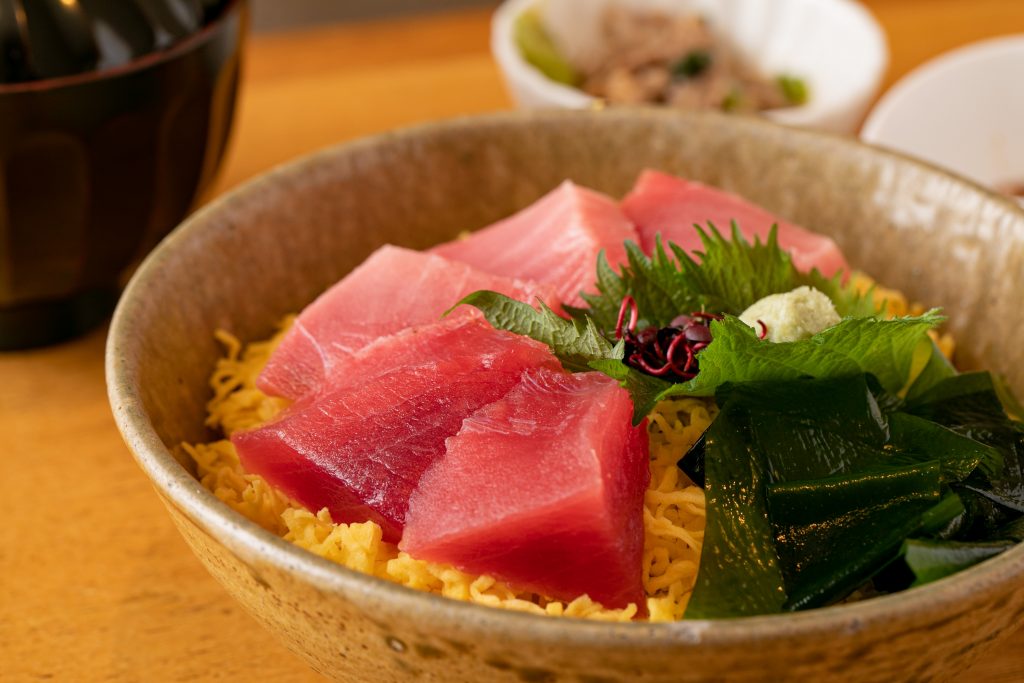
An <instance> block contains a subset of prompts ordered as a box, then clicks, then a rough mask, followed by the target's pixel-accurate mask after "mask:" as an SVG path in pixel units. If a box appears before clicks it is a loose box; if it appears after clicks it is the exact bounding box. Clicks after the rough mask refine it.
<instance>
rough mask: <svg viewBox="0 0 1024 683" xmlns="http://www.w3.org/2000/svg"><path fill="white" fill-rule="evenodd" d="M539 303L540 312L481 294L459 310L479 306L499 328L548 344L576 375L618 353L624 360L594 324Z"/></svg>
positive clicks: (491, 294) (500, 296)
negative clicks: (596, 362)
mask: <svg viewBox="0 0 1024 683" xmlns="http://www.w3.org/2000/svg"><path fill="white" fill-rule="evenodd" d="M538 303H539V305H540V310H537V309H535V308H533V307H532V306H530V305H529V304H525V303H523V302H521V301H516V300H515V299H510V298H509V297H507V296H505V295H504V294H498V293H497V292H491V291H488V290H480V291H477V292H473V293H472V294H469V295H468V296H466V297H464V298H463V299H462V300H461V301H459V302H458V303H457V304H455V306H461V305H463V304H467V305H469V306H475V307H476V308H478V309H479V310H480V312H481V313H483V314H484V317H485V318H487V322H489V323H491V325H493V326H494V327H495V328H497V329H499V330H508V331H509V332H514V333H516V334H521V335H524V336H527V337H530V338H531V339H535V340H537V341H539V342H542V343H544V344H547V345H548V346H550V347H551V351H552V352H554V354H555V355H556V356H557V357H558V360H560V361H561V362H562V365H563V366H564V367H565V369H567V370H571V371H573V372H582V371H585V370H590V369H591V368H590V366H589V363H590V362H591V361H593V360H597V359H601V358H614V357H615V355H616V353H617V354H618V355H620V356H621V353H622V349H621V347H618V348H617V350H616V347H613V346H612V345H611V343H610V342H609V341H608V340H607V339H605V338H604V336H603V335H602V334H601V333H600V332H599V331H598V329H597V328H596V327H595V326H594V323H593V322H591V321H589V320H583V321H579V320H566V319H565V318H562V317H560V316H559V315H558V314H557V313H555V312H554V311H552V310H551V309H550V308H548V307H547V306H546V305H545V304H544V303H543V302H538ZM455 306H453V307H452V308H455ZM615 362H618V361H615Z"/></svg>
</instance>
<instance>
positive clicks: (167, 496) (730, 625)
mask: <svg viewBox="0 0 1024 683" xmlns="http://www.w3.org/2000/svg"><path fill="white" fill-rule="evenodd" d="M638 114H639V115H641V116H647V117H651V118H665V119H678V118H679V117H680V116H684V117H690V118H694V119H696V118H715V119H722V120H725V119H729V120H731V121H733V123H732V124H730V125H735V126H737V127H739V128H746V129H747V130H755V129H758V128H772V129H779V128H784V129H787V130H789V131H790V133H791V134H792V135H793V136H794V137H798V138H804V139H813V138H824V139H826V140H828V141H831V144H834V145H839V146H842V147H846V148H871V149H873V150H874V151H873V153H874V154H878V155H882V156H885V157H889V158H892V159H895V160H898V161H899V162H900V163H903V164H909V165H911V166H913V167H915V168H916V170H918V171H920V172H925V173H928V174H931V175H938V176H941V177H943V178H945V179H947V180H949V179H952V180H954V181H956V182H958V183H959V184H961V185H965V186H967V187H969V189H972V190H974V191H975V192H978V193H980V194H982V195H984V196H986V197H987V198H988V199H990V200H996V201H997V202H999V203H1001V204H1002V205H1003V206H1004V207H1005V208H1006V209H1007V210H1009V211H1010V212H1011V213H1013V214H1015V215H1016V216H1017V217H1018V218H1020V219H1021V220H1024V209H1022V208H1021V207H1019V206H1018V205H1017V204H1016V203H1014V202H1012V201H1010V200H1009V199H1008V198H1005V197H1002V196H1000V195H998V194H996V193H993V192H991V191H990V190H988V189H987V188H985V187H983V186H981V185H979V184H977V183H974V182H972V181H970V180H968V179H966V178H962V177H960V176H957V175H955V174H953V173H950V172H948V171H946V170H944V169H941V168H939V167H937V166H934V165H931V164H928V163H926V162H923V161H919V160H917V159H914V158H912V157H910V156H908V155H905V154H901V153H898V152H894V151H891V150H887V149H884V148H878V147H874V146H872V145H867V144H865V143H862V142H859V141H858V140H856V139H854V138H849V137H846V136H841V135H835V134H830V133H823V132H820V131H810V130H806V129H798V128H793V127H789V126H781V125H779V124H776V123H772V122H769V121H765V120H763V119H759V118H757V117H737V116H735V115H725V114H719V113H716V112H687V113H682V114H681V113H680V112H677V111H672V110H667V109H658V108H653V107H649V108H634V109H631V108H615V109H610V110H604V111H599V112H594V111H574V110H546V111H533V112H522V111H519V112H515V111H513V112H498V113H492V114H484V115H474V116H464V117H457V118H451V119H444V120H440V121H433V122H427V123H420V124H417V125H413V126H409V127H405V128H402V129H399V130H396V131H392V132H385V133H381V134H377V135H373V136H369V137H364V138H360V139H356V140H353V141H350V142H344V143H341V144H338V145H334V146H331V147H328V148H325V149H322V150H319V151H316V152H313V153H311V154H307V155H304V156H302V157H299V158H297V159H295V160H293V161H290V162H286V163H284V164H281V165H279V166H277V167H275V168H273V169H271V170H270V171H268V172H266V173H264V174H262V175H260V176H257V177H256V178H254V179H252V180H249V181H247V182H245V183H243V184H242V185H240V186H238V187H236V188H234V189H232V190H231V191H230V192H228V193H226V194H225V195H222V196H221V197H219V198H217V199H215V200H214V201H212V202H211V203H209V204H207V205H206V206H204V207H202V208H201V209H199V210H198V211H196V212H195V213H194V214H192V216H190V217H189V218H188V219H186V220H185V221H184V222H183V223H182V224H181V225H179V226H178V227H177V228H176V229H175V230H174V231H173V232H172V233H171V234H170V235H169V236H168V237H166V238H165V239H164V240H163V241H162V242H161V243H160V245H159V246H158V247H157V248H156V249H155V250H154V251H153V252H151V253H150V255H149V256H148V257H147V258H146V259H145V261H144V262H143V263H142V265H141V266H140V267H139V269H138V270H137V271H136V273H135V274H134V276H133V277H132V278H131V280H130V282H129V283H128V285H127V287H126V288H125V291H124V294H123V295H122V297H121V301H120V302H119V304H118V306H117V309H116V311H115V313H114V316H113V319H112V321H111V324H110V330H109V334H108V338H107V345H106V354H105V371H106V373H105V374H106V379H107V390H108V398H109V401H110V404H111V408H112V412H113V416H114V419H115V422H116V424H117V427H118V429H119V431H120V432H121V435H122V438H123V439H124V441H125V443H126V445H127V446H128V449H129V450H130V452H131V453H132V456H133V457H134V458H135V460H136V462H137V463H138V465H139V467H140V468H141V469H142V470H143V472H144V473H145V474H146V476H147V477H148V478H149V479H150V482H151V484H152V485H153V486H154V487H155V488H156V490H157V493H158V494H159V495H160V496H161V497H162V498H163V499H164V500H165V503H167V504H169V505H172V506H173V507H175V508H177V510H179V511H180V512H181V513H182V514H183V515H184V516H185V517H186V518H187V519H189V520H190V521H191V522H192V523H193V524H195V525H196V526H198V527H199V528H200V529H201V530H203V531H204V532H206V533H207V534H209V535H210V536H211V537H212V538H213V539H215V540H216V541H217V542H218V543H219V544H221V545H222V546H224V547H225V548H226V549H227V550H229V551H230V552H231V553H232V554H234V555H235V556H237V557H238V558H239V559H240V560H242V561H243V562H244V563H246V564H247V565H249V566H252V565H253V564H259V563H263V564H267V563H269V564H271V565H273V566H274V567H275V568H277V569H279V570H281V571H284V572H288V573H290V574H291V575H292V576H293V577H294V578H296V579H298V580H301V581H302V582H304V583H306V584H309V585H311V586H313V587H315V588H316V589H318V590H320V591H322V592H325V593H331V594H334V595H338V596H340V597H342V598H343V599H345V598H347V599H349V600H353V601H357V602H359V603H361V604H363V605H364V606H365V605H367V604H370V603H373V604H375V605H376V606H377V607H381V606H387V609H389V610H393V611H394V612H395V613H401V614H406V615H410V614H420V615H429V617H430V619H431V622H432V623H434V624H442V623H447V624H453V625H454V624H461V625H466V624H469V625H472V626H473V627H474V628H475V629H477V630H480V629H485V630H489V631H491V632H492V633H502V632H505V633H508V632H516V633H518V634H523V633H525V634H527V637H528V638H530V639H533V640H549V639H554V640H557V641H559V642H563V643H566V644H572V643H581V644H582V643H584V642H586V644H587V645H588V646H593V645H595V644H597V645H604V646H607V647H616V648H621V647H622V646H624V645H625V646H629V647H644V648H652V647H655V648H658V647H671V648H678V647H681V646H683V647H686V646H700V647H707V646H736V645H745V644H747V645H748V644H750V643H753V642H761V643H765V642H771V641H778V640H784V639H789V638H795V637H820V636H821V635H822V634H823V633H834V634H842V635H849V634H854V633H857V632H860V631H862V630H865V629H867V628H869V627H870V626H871V625H872V624H873V623H878V622H891V621H892V620H893V619H894V618H897V617H898V618H901V619H906V620H908V621H910V620H912V619H913V618H915V617H919V616H920V617H922V618H923V617H925V616H926V615H927V613H930V612H934V611H936V609H938V608H943V611H946V612H949V611H955V610H956V606H957V604H958V603H960V604H967V603H968V602H969V599H971V598H975V599H977V598H978V597H979V596H981V597H984V596H986V595H998V594H999V593H1000V591H1001V590H1003V589H1004V588H1005V587H1006V586H1008V585H1012V584H1014V583H1016V584H1018V585H1022V586H1024V580H1022V579H1024V543H1022V544H1018V545H1017V546H1015V547H1014V548H1011V549H1010V550H1008V551H1006V552H1004V553H1002V554H1000V555H998V556H996V557H994V558H991V559H988V560H986V561H984V562H982V563H980V564H979V565H976V566H974V567H971V568H969V569H966V570H963V571H961V572H958V573H957V574H954V575H953V576H950V577H947V578H944V579H941V580H939V581H936V582H934V583H931V584H928V585H926V586H922V587H918V588H914V589H911V590H906V591H902V592H900V593H895V594H892V595H886V596H881V597H877V598H873V599H871V600H865V601H862V602H856V603H852V604H846V605H838V606H831V607H824V608H819V609H814V610H808V611H805V612H795V613H786V614H772V615H763V616H752V617H739V618H733V619H718V620H706V619H699V620H698V619H695V620H682V621H678V622H664V623H650V622H635V623H633V622H631V623H607V622H595V621H591V620H586V619H578V618H571V617H560V618H549V617H547V616H541V615H535V614H528V613H521V612H515V611H510V610H502V609H496V608H492V607H487V606H483V605H477V604H473V603H467V602H462V601H459V600H453V599H449V598H445V597H441V596H438V595H434V594H430V593H425V592H422V591H418V590H414V589H411V588H407V587H405V586H402V585H399V584H395V583H392V582H389V581H387V580H384V579H380V578H377V577H374V576H371V575H367V574H363V573H361V572H357V571H355V570H351V569H348V568H346V567H344V566H342V565H340V564H337V563H334V562H331V561H330V560H327V559H326V558H323V557H320V556H318V555H315V554H314V553H312V552H309V551H306V550H304V549H302V548H300V547H298V546H296V545H294V544H292V543H289V542H287V541H285V540H284V539H283V538H281V537H279V536H277V535H275V534H273V533H271V532H269V531H267V530H265V529H263V528H262V527H260V526H259V525H257V524H256V523H255V522H252V521H250V520H249V519H247V518H245V517H244V516H243V515H242V514H241V513H238V512H236V511H235V510H233V509H231V508H230V507H228V506H227V505H226V504H224V503H223V502H221V501H220V500H219V499H217V498H216V497H215V496H214V495H213V493H211V492H210V491H208V490H207V489H206V488H205V487H203V486H202V485H201V484H200V483H199V481H198V480H197V479H196V478H194V477H193V476H192V475H191V474H190V473H189V472H188V471H187V470H186V469H185V468H184V467H183V466H182V465H181V464H179V463H178V462H177V460H175V458H174V456H173V455H172V453H171V451H170V449H169V448H168V447H167V446H165V445H164V444H163V442H162V441H161V439H160V437H159V436H158V435H157V433H156V430H155V429H154V426H153V422H152V420H150V418H149V417H148V415H147V414H146V411H145V409H144V407H143V403H142V398H141V392H140V387H139V385H138V380H137V378H136V377H134V376H133V371H132V368H133V365H134V363H133V361H132V360H131V352H130V351H131V349H132V347H133V346H135V345H136V344H137V342H136V337H137V334H136V333H135V331H134V330H133V322H132V318H133V317H134V316H135V315H136V311H140V310H141V309H143V308H146V307H147V304H146V301H145V294H146V288H147V285H148V283H149V282H151V281H157V280H159V279H161V267H162V265H163V262H164V261H165V260H168V259H170V258H174V257H175V256H176V253H177V252H178V251H179V249H182V248H183V247H184V246H185V245H186V244H188V242H189V241H190V240H191V239H192V238H193V237H194V236H197V235H200V234H202V233H203V231H205V230H208V229H211V225H215V223H216V222H215V220H214V219H215V218H216V217H217V216H218V215H219V214H220V213H221V212H222V211H225V210H231V209H232V208H233V207H236V206H244V205H246V204H248V203H250V202H254V201H255V202H259V200H260V197H261V196H262V194H263V189H264V188H265V187H268V186H272V185H276V184H278V183H282V184H286V183H287V182H288V181H289V180H294V179H296V178H298V177H301V176H303V175H305V174H307V173H309V172H310V171H315V170H316V169H317V168H319V167H320V166H322V165H324V164H326V163H329V162H330V161H331V160H333V159H334V158H335V157H337V156H344V155H348V154H352V153H358V152H359V151H360V150H366V149H371V148H375V147H380V146H388V145H389V144H392V143H394V142H396V141H403V140H410V139H416V138H417V137H418V136H422V135H429V134H435V133H444V132H454V131H458V130H460V129H462V128H463V127H465V126H467V125H469V126H483V127H486V126H490V127H494V126H502V125H504V126H509V125H511V126H528V125H537V124H541V125H543V124H544V123H545V122H549V121H555V120H558V119H561V118H572V117H583V116H594V117H597V116H604V117H615V116H636V115H638Z"/></svg>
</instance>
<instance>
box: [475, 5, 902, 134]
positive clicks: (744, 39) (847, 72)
mask: <svg viewBox="0 0 1024 683" xmlns="http://www.w3.org/2000/svg"><path fill="white" fill-rule="evenodd" d="M609 4H616V5H620V6H626V7H635V8H637V9H640V10H656V11H662V12H668V13H683V14H692V13H697V14H700V15H701V16H704V17H706V18H707V19H708V20H709V21H710V22H711V25H712V26H713V27H714V28H715V29H716V30H717V31H718V32H720V33H721V34H722V35H724V36H726V37H728V38H729V39H730V40H731V41H732V43H733V44H734V45H736V46H737V47H738V48H739V49H740V51H741V52H742V53H743V54H745V55H746V56H747V57H748V58H749V59H750V60H751V61H752V62H753V63H754V64H756V65H758V66H759V67H760V68H761V69H762V70H763V71H764V73H766V74H790V75H795V76H799V77H801V78H803V79H804V80H805V81H806V82H807V84H808V86H809V88H810V92H811V97H810V100H809V101H808V102H807V104H805V105H802V106H798V107H788V108H785V109H776V110H769V111H766V112H764V116H766V117H768V118H770V119H772V120H774V121H778V122H780V123H785V124H789V125H795V126H806V127H809V128H817V129H820V130H826V131H831V132H836V133H852V132H854V131H855V130H856V128H857V126H858V125H859V124H860V122H861V119H862V118H863V116H864V113H865V112H866V111H867V108H868V105H870V103H871V101H872V99H873V98H874V96H875V94H876V93H877V91H878V88H879V85H880V84H881V82H882V77H883V76H884V75H885V70H886V68H887V66H888V63H889V50H888V46H887V44H886V39H885V33H884V31H883V30H882V27H881V26H880V25H879V24H878V22H877V21H875V19H874V17H873V16H872V15H871V14H870V12H868V11H867V10H866V9H865V8H864V7H863V6H862V5H860V4H859V3H857V2H853V0H772V2H765V1H764V0H506V2H504V3H503V4H502V5H501V7H499V8H498V10H497V12H495V14H494V19H493V21H492V23H491V52H492V53H493V55H494V59H495V61H496V62H497V63H498V66H499V67H500V69H501V73H502V76H503V77H504V79H505V84H506V86H507V88H508V91H509V93H510V94H511V95H512V98H513V99H514V100H515V102H516V103H517V104H518V105H519V106H520V107H522V108H526V109H534V108H548V107H560V108H569V109H586V108H592V107H593V106H595V104H597V103H598V102H599V100H597V99H596V98H594V97H592V96H590V95H588V94H586V93H584V92H583V91H582V90H579V89H577V88H574V87H571V86H568V85H564V84H562V83H557V82H555V81H553V80H550V79H549V78H547V77H546V76H545V75H544V74H543V73H541V72H540V71H539V70H538V69H536V68H534V67H533V66H532V65H531V64H529V63H528V62H527V61H526V60H525V59H524V58H523V56H522V53H521V52H520V50H519V48H518V47H517V46H516V44H515V40H514V26H515V23H516V19H517V18H518V17H519V16H520V15H521V14H522V13H523V12H525V11H527V10H529V9H531V8H533V7H539V8H540V10H541V13H542V17H543V19H544V23H545V26H546V27H547V28H548V32H549V33H550V34H551V35H552V38H553V39H554V40H555V41H556V44H558V45H559V47H560V48H561V49H562V51H563V52H564V54H565V55H566V56H567V57H568V58H569V59H570V61H573V62H583V63H585V62H586V61H587V57H588V55H591V54H593V53H594V51H595V49H596V48H598V47H599V41H600V22H601V17H602V14H603V11H604V9H605V8H606V7H607V6H608V5H609Z"/></svg>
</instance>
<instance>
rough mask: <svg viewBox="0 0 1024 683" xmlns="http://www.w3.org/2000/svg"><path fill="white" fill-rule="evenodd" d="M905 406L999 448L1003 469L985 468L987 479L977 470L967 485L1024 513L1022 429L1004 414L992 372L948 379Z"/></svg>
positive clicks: (908, 410) (912, 412)
mask: <svg viewBox="0 0 1024 683" xmlns="http://www.w3.org/2000/svg"><path fill="white" fill-rule="evenodd" d="M906 410H907V412H909V413H911V414H913V415H917V416H919V417H923V418H925V419H926V420H931V421H933V422H937V423H939V424H941V425H944V426H946V427H948V428H949V429H951V430H952V431H954V432H956V433H957V434H961V435H963V436H966V437H967V438H970V439H974V440H975V441H978V442H980V443H982V444H985V445H987V446H991V447H993V448H995V449H997V450H998V451H999V452H1000V454H1001V455H1002V457H1003V467H1002V469H1001V470H1000V471H999V472H997V473H993V472H985V473H984V474H985V476H984V477H981V476H978V475H977V474H975V475H974V476H972V477H971V478H970V479H969V480H968V481H967V482H965V486H966V487H967V488H968V489H970V490H972V491H975V492H977V493H979V494H980V495H982V496H985V497H987V498H990V499H991V500H993V501H995V502H996V503H998V504H1000V505H1004V506H1006V507H1009V508H1011V509H1013V510H1016V511H1017V512H1024V432H1022V429H1021V425H1020V423H1018V422H1015V421H1013V420H1011V419H1010V418H1009V417H1008V416H1007V415H1006V411H1005V410H1004V409H1003V403H1002V401H1001V400H1000V398H999V393H998V392H997V390H996V385H995V383H994V382H993V379H992V376H991V374H989V373H987V372H971V373H965V374H961V375H956V376H954V377H950V378H948V379H945V380H943V381H941V382H939V383H938V384H936V385H935V386H933V387H932V388H931V389H929V390H928V391H925V392H923V393H922V394H921V395H919V396H918V397H916V398H915V399H913V400H910V401H908V402H907V407H906Z"/></svg>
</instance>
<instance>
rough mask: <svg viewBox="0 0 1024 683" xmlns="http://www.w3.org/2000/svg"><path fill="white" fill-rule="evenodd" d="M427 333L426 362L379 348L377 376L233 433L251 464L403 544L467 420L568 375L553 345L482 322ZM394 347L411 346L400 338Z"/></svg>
mask: <svg viewBox="0 0 1024 683" xmlns="http://www.w3.org/2000/svg"><path fill="white" fill-rule="evenodd" d="M418 335H419V341H418V342H417V344H419V346H420V348H422V349H423V350H424V351H425V353H426V356H425V357H423V358H418V359H416V360H412V361H410V359H408V358H401V362H399V363H396V355H395V350H396V349H395V346H394V345H389V344H387V343H380V344H375V345H374V346H373V348H372V349H367V353H366V354H365V355H364V356H362V357H361V362H363V363H366V364H368V366H369V365H370V364H372V363H376V364H377V366H378V369H377V371H376V372H374V373H370V374H368V375H367V376H366V377H365V378H360V379H359V381H350V382H348V383H346V384H344V385H342V386H339V387H338V388H327V389H325V390H323V391H322V392H319V393H316V394H310V395H308V396H307V397H305V398H303V399H301V400H299V401H297V402H296V403H294V404H292V406H291V407H289V408H288V409H287V410H285V411H284V412H283V413H282V414H281V415H280V416H278V417H277V418H276V419H275V420H274V421H272V422H270V423H268V424H266V425H263V426H261V427H258V428H256V429H252V430H248V431H244V432H236V433H235V434H233V435H232V437H231V441H232V443H234V445H235V448H236V449H237V450H238V455H239V458H240V459H241V462H242V466H243V467H244V468H245V469H246V471H248V472H253V473H255V474H259V475H261V476H262V477H264V478H265V479H266V480H267V481H268V482H270V483H271V484H273V485H274V486H276V487H277V488H279V489H280V490H282V491H284V492H285V493H286V494H288V495H289V496H291V497H292V498H294V499H295V500H297V501H299V502H300V503H302V504H303V505H304V506H306V507H307V508H309V509H310V510H313V511H317V510H320V509H321V508H325V507H326V508H327V509H328V510H330V513H331V517H332V519H334V521H335V522H363V521H367V520H372V521H374V522H377V523H378V524H380V525H381V527H382V528H383V530H384V538H385V539H386V540H390V541H397V540H398V538H399V537H400V535H401V532H402V526H403V524H404V522H405V513H406V508H407V506H408V502H409V495H410V493H411V492H412V490H413V489H414V488H415V487H416V485H417V483H418V482H419V479H420V476H421V475H422V474H423V472H424V470H426V468H427V467H429V466H430V465H431V464H432V463H433V462H434V460H435V459H437V458H438V457H439V456H440V455H442V454H443V453H444V449H445V446H444V442H445V439H446V438H448V437H449V436H452V435H453V434H455V433H456V432H458V430H459V429H460V427H461V426H462V420H463V419H464V418H465V417H466V416H468V415H470V414H472V413H473V412H474V411H476V410H477V409H478V408H480V407H482V406H484V405H487V404H488V403H491V402H493V401H496V400H498V399H499V398H501V397H502V396H504V395H505V394H506V393H507V392H508V391H509V390H510V389H511V388H512V387H513V386H515V385H516V384H517V383H518V382H519V378H520V376H521V375H522V373H523V372H525V371H526V370H529V369H534V368H538V367H547V368H552V369H558V368H559V364H558V361H557V359H555V357H554V356H553V355H552V354H551V352H550V350H549V349H548V347H547V346H545V345H543V344H540V343H538V342H535V341H532V340H530V339H527V338H525V337H521V336H519V335H515V334H512V333H509V332H503V331H499V330H495V329H493V328H491V327H490V326H489V325H488V324H487V323H486V322H484V321H482V320H476V319H471V320H468V321H464V322H463V323H462V324H460V325H455V324H452V323H441V324H437V325H434V326H432V328H431V329H427V328H424V329H423V330H420V331H419V332H418ZM392 339H399V341H397V342H395V343H396V344H401V339H400V335H396V337H392ZM465 348H470V349H473V351H472V352H465Z"/></svg>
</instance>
